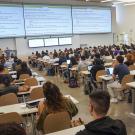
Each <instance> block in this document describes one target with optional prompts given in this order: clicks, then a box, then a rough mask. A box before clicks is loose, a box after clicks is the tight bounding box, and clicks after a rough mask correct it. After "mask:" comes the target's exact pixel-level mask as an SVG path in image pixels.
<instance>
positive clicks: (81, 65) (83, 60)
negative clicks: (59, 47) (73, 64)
mask: <svg viewBox="0 0 135 135" xmlns="http://www.w3.org/2000/svg"><path fill="white" fill-rule="evenodd" d="M88 65H89V64H88V62H87V61H86V58H85V56H81V60H80V62H79V64H78V72H80V71H82V69H84V68H87V67H88Z"/></svg>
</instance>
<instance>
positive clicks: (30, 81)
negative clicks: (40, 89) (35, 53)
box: [25, 78, 38, 86]
mask: <svg viewBox="0 0 135 135" xmlns="http://www.w3.org/2000/svg"><path fill="white" fill-rule="evenodd" d="M25 85H28V86H37V85H38V82H37V80H36V78H28V79H26V80H25Z"/></svg>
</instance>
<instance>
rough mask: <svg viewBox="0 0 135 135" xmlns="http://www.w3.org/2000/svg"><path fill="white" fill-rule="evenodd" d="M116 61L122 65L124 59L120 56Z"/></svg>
mask: <svg viewBox="0 0 135 135" xmlns="http://www.w3.org/2000/svg"><path fill="white" fill-rule="evenodd" d="M116 60H117V61H118V62H119V63H123V61H124V57H122V56H121V55H119V56H117V57H116Z"/></svg>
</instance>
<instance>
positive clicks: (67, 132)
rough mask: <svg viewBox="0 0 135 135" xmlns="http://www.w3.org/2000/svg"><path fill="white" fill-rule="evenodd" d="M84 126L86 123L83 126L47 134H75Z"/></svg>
mask: <svg viewBox="0 0 135 135" xmlns="http://www.w3.org/2000/svg"><path fill="white" fill-rule="evenodd" d="M84 128H85V127H84V125H81V126H77V127H73V128H69V129H65V130H61V131H58V132H54V133H50V134H47V135H75V134H76V133H77V132H79V131H80V130H83V129H84Z"/></svg>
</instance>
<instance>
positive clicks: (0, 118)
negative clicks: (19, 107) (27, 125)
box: [0, 112, 24, 124]
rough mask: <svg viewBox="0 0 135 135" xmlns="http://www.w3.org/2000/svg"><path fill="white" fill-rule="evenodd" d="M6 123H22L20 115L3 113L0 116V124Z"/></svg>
mask: <svg viewBox="0 0 135 135" xmlns="http://www.w3.org/2000/svg"><path fill="white" fill-rule="evenodd" d="M6 123H17V124H22V123H24V122H23V118H22V116H21V115H19V114H18V113H16V112H11V113H5V114H1V115H0V124H6Z"/></svg>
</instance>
